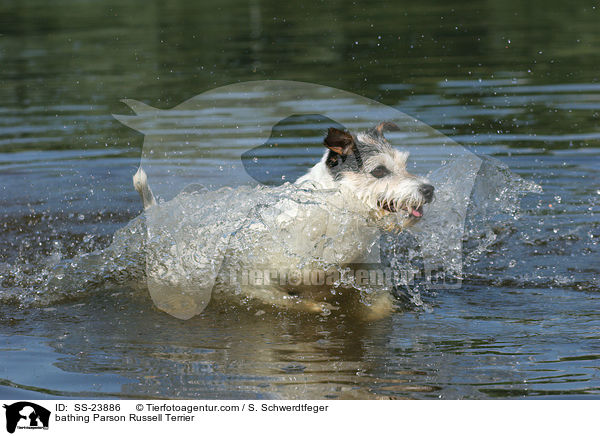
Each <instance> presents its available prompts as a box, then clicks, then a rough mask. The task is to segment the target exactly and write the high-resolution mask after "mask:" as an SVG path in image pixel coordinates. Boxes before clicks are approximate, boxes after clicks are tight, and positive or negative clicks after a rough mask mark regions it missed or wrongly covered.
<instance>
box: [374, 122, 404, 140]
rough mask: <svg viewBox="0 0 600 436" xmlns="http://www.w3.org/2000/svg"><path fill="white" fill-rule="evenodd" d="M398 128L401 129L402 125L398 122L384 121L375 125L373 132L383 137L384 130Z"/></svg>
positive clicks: (390, 130) (395, 129)
mask: <svg viewBox="0 0 600 436" xmlns="http://www.w3.org/2000/svg"><path fill="white" fill-rule="evenodd" d="M398 130H400V127H398V125H397V124H396V123H392V122H391V121H383V122H381V123H379V124H377V125H376V126H375V127H373V128H372V129H371V133H373V134H374V135H375V136H378V137H380V138H383V132H392V131H398Z"/></svg>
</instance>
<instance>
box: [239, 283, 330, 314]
mask: <svg viewBox="0 0 600 436" xmlns="http://www.w3.org/2000/svg"><path fill="white" fill-rule="evenodd" d="M246 295H248V296H249V297H251V298H254V299H257V300H259V301H260V302H261V303H263V304H268V305H270V306H275V307H279V308H281V309H292V310H298V311H301V312H308V313H322V314H329V313H331V311H334V310H337V309H338V307H336V306H333V305H331V304H329V303H325V302H320V301H314V300H310V299H305V298H300V297H297V296H293V295H290V294H288V293H287V292H285V291H282V290H280V289H276V288H253V289H252V290H251V291H248V292H246Z"/></svg>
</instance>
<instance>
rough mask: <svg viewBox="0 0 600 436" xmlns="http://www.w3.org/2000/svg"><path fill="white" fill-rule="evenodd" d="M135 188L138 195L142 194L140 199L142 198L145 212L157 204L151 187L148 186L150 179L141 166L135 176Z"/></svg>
mask: <svg viewBox="0 0 600 436" xmlns="http://www.w3.org/2000/svg"><path fill="white" fill-rule="evenodd" d="M133 187H134V188H135V190H136V191H137V192H138V194H140V197H142V202H143V203H144V210H146V209H148V208H149V207H151V206H154V205H155V204H156V200H155V199H154V195H153V194H152V190H150V186H148V177H147V176H146V173H145V172H144V170H143V169H142V167H141V166H140V167H139V168H138V170H137V172H136V173H135V174H134V176H133Z"/></svg>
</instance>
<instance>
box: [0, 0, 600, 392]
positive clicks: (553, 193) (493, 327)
mask: <svg viewBox="0 0 600 436" xmlns="http://www.w3.org/2000/svg"><path fill="white" fill-rule="evenodd" d="M598 14H600V10H599V9H598V8H595V9H594V8H593V7H592V5H591V4H590V3H589V2H586V1H576V2H575V3H573V2H570V3H565V2H559V1H549V2H548V1H545V2H539V1H534V2H526V3H523V2H517V1H512V0H511V1H505V2H498V1H487V2H484V3H481V4H478V5H477V7H474V6H473V4H472V3H461V2H451V3H444V4H443V5H441V4H437V3H435V2H428V1H426V2H425V3H410V2H401V3H397V4H393V5H392V4H385V5H383V4H380V3H378V2H376V3H372V2H360V1H359V2H354V3H352V4H348V3H347V2H342V1H332V2H326V3H319V4H314V5H309V4H307V5H306V7H304V8H297V7H296V6H295V5H293V4H291V3H290V4H289V5H282V4H281V2H275V1H261V0H256V1H251V2H249V3H248V2H241V1H236V0H231V1H228V2H226V4H222V2H220V3H217V2H211V1H209V2H189V1H185V0H178V1H172V2H168V3H165V2H161V1H152V2H149V3H148V4H147V6H146V7H144V8H143V9H139V8H138V7H136V6H135V5H126V4H121V3H119V2H113V1H111V0H105V1H101V2H93V3H89V2H84V3H81V2H77V1H71V0H65V1H63V2H59V3H57V4H56V5H54V7H52V8H48V7H46V6H45V5H44V3H43V2H41V1H37V0H31V1H28V2H19V3H3V4H2V5H0V25H1V26H2V27H1V29H2V31H1V32H0V33H2V37H1V38H0V66H1V67H0V229H2V232H1V233H0V291H1V293H2V295H3V304H2V306H1V307H0V335H2V336H0V337H1V339H0V355H1V356H2V358H1V359H0V396H4V397H11V398H14V397H16V396H31V395H37V396H48V395H51V396H63V395H66V396H75V397H77V396H98V397H103V396H108V397H113V396H118V397H125V396H131V397H161V398H163V397H170V398H273V397H277V398H437V397H441V398H497V397H522V396H532V397H536V396H543V397H545V398H555V397H561V398H567V397H579V396H581V397H592V396H596V397H597V396H598V395H599V394H600V392H599V391H598V386H599V385H600V383H599V371H600V346H599V344H600V317H599V313H600V301H599V295H600V294H599V290H600V288H599V283H598V277H599V270H598V267H597V259H598V241H599V238H600V220H599V219H598V213H599V209H598V208H599V206H600V201H599V193H598V186H600V180H599V176H598V174H600V172H599V170H600V168H599V164H598V162H600V160H599V159H598V157H599V155H600V151H599V150H600V148H599V144H600V142H599V140H600V135H599V130H598V120H599V119H600V115H599V114H600V88H599V85H598V83H597V82H598V74H597V65H598V64H599V62H600V59H599V57H600V54H599V53H598V51H597V47H598V44H599V43H600V32H598V30H597V23H598V19H599V16H598ZM256 79H260V80H263V79H291V80H302V81H307V82H314V83H319V84H324V85H328V86H333V87H336V88H340V89H346V90H348V91H351V92H355V93H358V94H361V95H365V96H367V97H369V98H373V99H375V100H378V101H381V102H382V103H385V104H389V105H393V106H395V107H397V108H399V109H400V110H402V111H404V112H406V113H408V114H409V115H411V116H414V117H416V118H418V119H419V120H421V121H423V122H424V123H427V124H429V125H431V126H433V127H434V128H436V129H438V130H440V131H441V132H442V133H444V134H446V135H448V136H451V137H452V138H453V139H454V140H456V141H458V142H461V143H463V144H465V145H467V146H468V147H470V149H471V150H473V151H476V152H477V153H479V154H482V155H485V154H487V155H493V156H495V157H496V158H499V159H501V160H502V161H503V162H505V163H506V164H507V165H508V166H509V167H510V168H511V170H512V171H515V172H517V173H518V174H519V175H520V176H521V177H523V178H525V179H528V180H533V181H535V182H536V183H538V184H540V185H541V186H542V187H543V188H544V192H543V193H542V194H538V195H530V196H527V197H526V198H525V202H524V204H523V207H522V208H521V209H520V211H519V212H518V215H519V216H518V217H515V218H518V219H514V220H512V221H508V222H506V223H505V224H503V225H501V226H497V227H494V228H493V229H492V230H491V232H488V233H486V234H473V235H469V237H470V238H472V239H474V240H476V239H478V238H481V239H485V240H486V241H487V242H488V243H486V244H484V245H485V247H486V248H485V250H484V251H483V252H482V253H477V255H473V256H470V255H469V253H468V252H465V253H463V254H464V258H465V259H466V262H465V271H464V274H465V277H464V285H463V287H462V288H461V289H457V290H452V291H450V290H447V291H439V292H437V293H433V292H430V293H425V294H424V295H423V296H422V297H423V299H424V300H425V302H426V305H427V307H429V308H430V310H428V311H415V312H407V313H396V314H394V315H393V316H392V317H391V318H389V319H386V320H383V321H380V322H378V323H374V324H361V323H356V322H355V321H351V320H349V319H345V318H339V317H331V318H319V317H299V316H294V315H292V314H289V313H281V314H269V313H265V314H262V315H258V316H257V315H255V312H254V311H252V312H246V311H245V310H244V308H239V309H232V308H229V309H225V308H213V309H211V310H209V311H207V312H205V313H203V314H202V315H201V316H199V317H196V318H194V319H192V320H189V321H185V322H183V321H178V320H176V319H173V318H171V317H169V316H168V315H166V314H163V313H161V312H159V311H157V310H156V309H155V308H154V307H153V306H152V304H151V302H150V300H149V299H148V298H147V296H145V295H144V294H143V293H142V294H140V293H139V292H135V291H132V290H130V289H122V288H119V287H114V286H111V285H110V284H109V283H104V284H102V283H101V284H99V285H100V286H99V287H98V291H99V292H97V293H96V294H94V295H92V296H87V297H85V298H83V299H73V300H67V301H63V302H62V303H60V304H56V305H50V306H48V307H43V308H34V307H26V306H20V301H21V299H20V298H16V297H18V296H22V295H24V294H27V293H34V292H36V288H35V286H33V285H32V286H31V287H20V286H18V283H19V278H21V277H24V276H28V275H29V276H31V275H32V274H33V273H34V272H35V271H39V269H40V267H43V266H44V265H47V264H52V262H55V261H57V260H58V259H60V258H67V257H72V256H74V255H76V254H77V253H81V252H89V251H92V250H94V249H96V248H102V247H105V246H106V245H107V244H108V243H109V242H110V238H111V235H112V234H113V233H114V232H115V231H116V230H117V229H119V228H120V227H122V226H123V225H124V224H125V223H126V222H128V221H129V220H130V219H131V218H133V217H134V216H136V215H137V214H138V213H139V212H140V210H141V207H140V204H139V199H138V197H137V194H136V193H135V192H134V191H133V189H132V188H131V175H132V174H133V173H134V172H135V168H136V166H137V164H138V162H139V155H140V150H139V148H140V147H141V144H142V137H141V135H139V134H138V133H136V132H134V131H133V130H131V129H128V128H126V127H124V126H122V125H121V124H120V123H118V122H117V121H116V120H114V119H113V118H112V116H111V115H110V114H112V113H122V114H126V113H127V111H128V109H127V108H126V107H125V106H124V105H122V103H119V100H120V99H122V98H132V99H137V100H143V101H145V102H146V103H148V104H151V105H153V106H156V107H160V108H163V109H167V108H171V107H173V106H175V105H177V104H179V103H181V102H182V101H184V100H186V99H188V98H190V97H191V96H194V95H197V94H199V93H200V92H203V91H206V90H208V89H212V88H215V87H217V86H221V85H226V84H229V83H235V82H239V81H247V80H256ZM296 104H297V105H298V106H297V107H298V108H302V107H303V106H302V102H301V101H298V102H296ZM293 137H294V135H293V134H292V135H291V141H292V142H293ZM296 137H297V142H296V144H297V146H295V147H294V146H293V145H292V146H290V147H289V148H288V147H286V153H289V155H288V156H289V162H290V163H289V164H288V165H290V167H291V168H294V169H295V170H296V171H297V169H298V168H304V167H307V166H309V165H310V164H311V163H312V162H314V160H315V159H317V158H318V157H319V155H320V143H319V141H315V142H314V143H313V142H310V141H308V142H307V138H306V135H305V134H303V133H302V130H301V129H299V130H298V132H297V134H296ZM250 139H253V138H250ZM411 145H413V146H414V144H411ZM241 148H242V147H239V150H238V151H240V152H241V151H245V149H244V150H242V149H241ZM425 155H426V153H425ZM218 159H219V161H218V162H219V163H222V162H227V159H228V154H227V152H224V153H222V154H221V155H220V156H218ZM199 165H205V167H206V168H213V167H214V166H215V165H218V163H217V160H210V159H209V160H206V161H204V162H200V163H199ZM416 165H417V168H419V165H423V166H424V167H427V165H428V163H427V162H426V161H417V162H416ZM423 166H421V168H423ZM200 171H201V168H200ZM473 216H474V217H475V216H476V215H473ZM468 219H469V218H468ZM474 228H476V226H475V227H474ZM467 251H468V250H467ZM11 295H13V296H15V298H11V297H10V296H11Z"/></svg>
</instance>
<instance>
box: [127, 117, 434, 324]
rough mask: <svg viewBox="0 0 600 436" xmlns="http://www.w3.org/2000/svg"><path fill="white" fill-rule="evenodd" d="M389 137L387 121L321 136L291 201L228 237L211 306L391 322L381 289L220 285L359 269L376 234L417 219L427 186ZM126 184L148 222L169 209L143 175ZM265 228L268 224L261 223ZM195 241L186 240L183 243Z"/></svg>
mask: <svg viewBox="0 0 600 436" xmlns="http://www.w3.org/2000/svg"><path fill="white" fill-rule="evenodd" d="M389 130H399V129H398V127H397V126H396V125H395V124H394V123H391V122H382V123H380V124H379V125H377V126H376V127H374V128H372V129H370V130H368V131H365V132H360V133H357V134H352V133H349V132H346V131H342V130H339V129H336V128H329V130H328V132H327V136H326V137H325V140H324V145H325V147H326V150H325V153H324V155H323V157H322V159H321V160H320V162H319V163H317V164H316V165H315V166H314V167H312V168H311V169H310V170H309V171H308V172H307V173H306V174H305V175H303V176H302V177H300V178H299V179H298V180H297V181H296V182H295V183H294V185H292V186H291V188H293V189H294V190H295V192H297V194H295V195H296V198H295V199H294V200H293V201H292V200H289V201H287V200H286V199H279V200H278V201H277V202H276V204H274V205H272V206H271V207H270V208H268V211H266V212H261V213H262V214H263V215H262V216H264V217H266V218H265V219H263V220H262V221H260V220H259V221H257V222H253V223H252V224H251V225H248V226H245V227H243V228H241V229H237V230H236V232H235V234H234V235H233V236H231V239H230V241H229V244H228V247H227V249H226V252H224V253H223V256H222V263H221V264H220V267H219V272H216V273H215V275H216V276H217V277H216V279H215V282H214V283H215V285H214V289H213V290H211V292H212V297H211V298H212V299H213V300H217V301H221V302H223V301H225V302H226V304H249V303H258V305H259V306H261V305H262V306H263V307H265V308H266V307H271V308H275V309H291V310H298V311H303V312H311V313H325V314H329V313H333V312H332V311H334V310H335V311H338V310H341V311H344V310H346V311H347V312H348V313H352V314H355V315H358V316H359V317H360V318H362V319H366V320H373V319H379V318H382V317H385V316H387V315H388V314H390V313H391V311H392V310H393V309H394V297H393V295H392V293H391V292H390V290H389V289H387V290H384V291H382V290H373V291H372V292H366V293H365V290H364V289H361V290H358V289H351V288H350V289H349V288H342V287H336V286H334V285H332V284H331V283H321V282H320V283H318V284H315V283H300V282H298V283H294V285H290V284H289V283H284V282H282V281H279V280H272V281H270V282H269V281H268V280H267V281H265V280H258V281H257V280H241V281H239V282H238V283H236V286H235V289H234V287H232V286H231V283H229V285H230V286H226V281H227V280H229V274H230V272H229V271H231V270H232V269H233V270H235V269H237V270H243V269H246V270H248V271H256V270H261V269H266V270H268V271H271V272H273V271H275V272H279V271H281V272H283V271H284V270H285V271H289V270H292V269H293V270H296V271H303V270H310V271H315V270H318V271H319V272H322V273H328V272H331V271H332V270H338V271H339V270H340V269H342V268H347V267H350V268H351V267H352V266H353V265H356V264H360V263H361V262H367V258H368V257H369V250H371V248H372V247H373V246H374V244H375V240H376V239H377V238H379V236H380V235H381V231H386V230H396V231H397V230H399V229H402V228H406V227H409V226H411V225H413V224H415V223H416V222H417V221H418V220H420V219H421V218H422V216H423V214H424V211H423V208H424V206H425V205H426V204H428V203H430V202H431V201H432V200H433V194H434V187H433V186H432V185H431V184H430V183H429V181H428V180H427V179H425V178H422V177H418V176H415V175H413V174H410V173H409V172H408V171H407V170H406V162H407V159H408V156H409V154H408V153H407V152H401V151H398V150H396V149H395V148H394V147H392V146H391V144H390V143H389V142H388V141H387V140H386V139H385V137H384V131H389ZM133 180H134V186H135V189H136V191H137V192H138V193H139V194H140V195H141V197H142V200H143V202H144V208H145V210H146V214H149V213H153V212H155V209H156V208H165V209H168V208H169V203H171V202H167V203H159V204H157V202H156V200H155V199H154V196H153V194H152V191H151V190H150V187H149V185H148V181H147V177H146V174H145V173H144V171H143V170H142V169H141V168H140V169H139V170H138V172H137V173H136V175H135V176H134V178H133ZM289 187H290V185H288V188H289ZM276 189H277V188H276ZM298 196H299V197H298ZM298 198H301V200H300V201H299V200H298ZM315 203H319V204H320V207H319V208H318V210H317V209H315V208H314V207H313V206H309V205H314V204H315ZM231 207H232V208H234V207H235V205H233V204H232V205H231ZM311 207H312V209H310V208H311ZM309 209H310V210H309ZM324 212H326V213H327V214H328V216H326V215H323V213H324ZM267 221H268V222H269V223H270V225H265V224H264V223H265V222H267ZM274 226H276V227H277V230H276V231H275V232H274V231H273V228H274ZM207 231H208V230H207ZM261 232H262V233H264V234H265V235H261ZM274 233H277V236H273V234H274ZM266 234H268V235H266ZM193 237H194V236H193V235H192V234H191V233H190V235H189V238H193ZM249 245H252V247H248V246H249ZM316 247H318V250H317V248H316ZM240 253H243V254H240ZM160 280H162V279H158V281H160ZM198 286H200V285H198ZM187 289H188V291H189V292H192V291H193V285H192V286H190V284H189V283H188V285H187ZM188 291H186V292H188ZM153 298H154V296H153ZM154 299H155V302H156V298H154ZM236 300H237V301H236ZM168 304H171V303H167V305H168ZM176 304H179V305H182V304H183V305H185V302H179V303H176ZM159 307H160V305H159ZM163 310H165V309H163ZM182 310H183V313H184V314H183V315H181V314H180V316H179V315H178V314H177V313H175V316H179V317H181V318H187V317H190V316H192V315H193V314H191V315H189V316H186V315H185V312H186V311H185V308H183V309H182ZM166 311H167V312H170V310H168V309H166ZM171 312H177V310H172V311H171ZM336 313H340V312H336Z"/></svg>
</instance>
